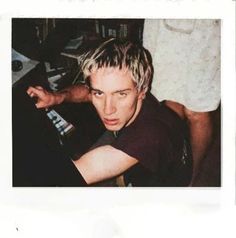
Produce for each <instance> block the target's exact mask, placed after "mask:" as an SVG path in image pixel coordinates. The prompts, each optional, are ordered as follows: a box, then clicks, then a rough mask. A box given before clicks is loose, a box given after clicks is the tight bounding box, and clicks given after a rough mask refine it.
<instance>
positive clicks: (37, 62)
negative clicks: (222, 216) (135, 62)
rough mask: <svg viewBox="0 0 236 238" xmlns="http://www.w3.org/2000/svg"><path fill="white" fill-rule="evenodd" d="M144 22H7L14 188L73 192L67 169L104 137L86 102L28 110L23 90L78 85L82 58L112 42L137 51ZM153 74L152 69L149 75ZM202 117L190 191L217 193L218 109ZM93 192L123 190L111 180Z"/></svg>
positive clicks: (31, 103)
mask: <svg viewBox="0 0 236 238" xmlns="http://www.w3.org/2000/svg"><path fill="white" fill-rule="evenodd" d="M145 21H146V20H145V19H129V18H124V19H121V18H114V19H105V18H104V19H92V18H89V19H85V18H83V19H82V18H81V19H80V18H78V19H74V18H66V19H63V18H13V19H12V138H13V148H12V150H13V186H14V187H35V186H40V187H47V186H63V187H71V186H80V181H79V179H78V178H77V170H76V169H75V167H74V166H73V163H69V162H68V161H69V160H73V159H74V158H75V157H76V158H78V157H80V156H82V155H83V154H85V153H86V152H87V151H88V150H89V148H90V147H91V146H92V145H93V144H94V143H95V142H96V141H97V139H98V138H99V137H101V136H102V135H103V133H104V132H105V130H106V128H105V127H104V125H103V122H102V120H101V118H99V115H98V114H97V112H96V109H95V108H94V106H93V105H92V104H91V103H90V102H87V101H86V102H81V103H80V102H79V103H75V102H73V103H72V102H63V103H60V104H58V105H53V106H50V107H46V108H36V106H35V104H36V103H37V100H38V99H37V98H36V97H29V95H28V94H27V93H26V92H27V90H28V88H29V87H36V88H37V87H38V88H39V87H40V88H43V89H45V90H47V92H50V93H57V92H61V91H63V90H64V89H66V88H67V87H70V86H72V85H77V84H84V83H85V80H84V77H83V73H82V71H81V68H80V61H81V60H82V56H83V55H84V53H85V52H86V51H88V49H94V48H96V47H98V46H99V45H100V44H101V42H104V41H106V40H107V39H114V38H115V39H118V40H122V41H125V40H128V41H130V42H132V43H133V44H138V45H141V46H143V45H144V31H145V29H144V28H145V24H146V22H145ZM164 23H165V24H166V26H167V28H168V26H170V25H167V24H168V22H167V21H166V22H164ZM194 24H195V23H194ZM169 28H170V29H173V26H171V27H169ZM150 34H151V33H149V35H150ZM176 34H177V33H176ZM184 34H186V35H190V34H192V33H189V32H187V33H186V32H185V33H184ZM146 35H147V34H146ZM151 54H152V52H151ZM161 56H162V55H161V54H160V57H161ZM153 64H155V60H153ZM155 70H156V69H155V65H154V72H155ZM158 70H159V69H158V67H157V70H156V71H157V75H158ZM157 79H158V76H157ZM210 116H211V122H212V123H211V125H212V132H211V133H210V135H211V141H210V142H209V146H208V148H207V150H206V152H205V153H204V159H202V161H201V166H200V168H199V173H198V176H197V178H196V180H195V181H194V186H195V187H220V186H221V110H220V103H219V105H218V106H217V108H216V110H214V111H211V112H210ZM203 130H206V131H207V130H208V129H203ZM199 143H201V141H200V142H199ZM52 157H53V158H54V159H51V158H52ZM49 158H50V159H49ZM68 158H69V159H68ZM111 159H112V158H111ZM55 161H56V163H57V165H56V166H55ZM94 186H106V187H108V186H128V185H127V184H126V183H124V181H123V180H122V178H121V177H120V176H117V177H116V178H115V180H114V179H108V180H106V181H103V182H101V183H100V182H98V183H96V184H94ZM144 186H145V185H144Z"/></svg>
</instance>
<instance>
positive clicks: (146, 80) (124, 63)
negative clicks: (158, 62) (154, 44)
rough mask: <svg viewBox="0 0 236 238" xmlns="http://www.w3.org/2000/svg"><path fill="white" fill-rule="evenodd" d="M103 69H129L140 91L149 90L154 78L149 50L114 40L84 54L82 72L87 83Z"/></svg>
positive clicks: (127, 42)
mask: <svg viewBox="0 0 236 238" xmlns="http://www.w3.org/2000/svg"><path fill="white" fill-rule="evenodd" d="M103 67H107V68H108V67H113V68H119V69H128V70H129V71H130V72H131V74H132V76H133V77H132V78H133V81H134V83H135V84H136V87H137V89H138V90H139V91H142V90H145V91H147V90H148V89H149V86H150V84H151V80H152V76H153V66H152V58H151V55H150V53H149V52H148V50H146V49H145V48H144V47H142V46H140V45H138V44H134V43H131V42H129V41H126V42H122V41H120V40H118V39H115V38H112V39H110V40H107V41H105V42H103V43H102V44H100V46H99V47H97V48H96V49H92V50H90V51H88V52H87V53H86V54H84V56H83V60H82V63H81V70H82V72H83V74H84V79H85V80H86V81H87V80H89V77H90V75H91V74H92V73H93V72H95V71H96V70H97V69H99V68H103Z"/></svg>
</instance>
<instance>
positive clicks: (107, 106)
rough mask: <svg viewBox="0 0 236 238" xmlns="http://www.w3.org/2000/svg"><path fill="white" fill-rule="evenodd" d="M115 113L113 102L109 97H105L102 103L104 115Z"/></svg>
mask: <svg viewBox="0 0 236 238" xmlns="http://www.w3.org/2000/svg"><path fill="white" fill-rule="evenodd" d="M115 112H116V106H115V102H114V101H113V99H112V98H111V97H107V98H106V99H105V103H104V114H105V115H111V114H113V113H115Z"/></svg>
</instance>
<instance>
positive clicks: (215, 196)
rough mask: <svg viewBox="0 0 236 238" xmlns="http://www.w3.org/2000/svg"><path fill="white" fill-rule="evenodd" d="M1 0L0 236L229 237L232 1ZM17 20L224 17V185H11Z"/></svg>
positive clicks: (232, 199) (232, 217)
mask: <svg viewBox="0 0 236 238" xmlns="http://www.w3.org/2000/svg"><path fill="white" fill-rule="evenodd" d="M4 4H5V5H4V7H3V8H2V7H1V10H0V29H1V41H0V42H1V46H0V58H1V61H0V62H1V87H0V95H1V100H0V103H1V107H0V108H1V111H2V112H1V117H0V118H1V132H2V133H1V156H0V176H1V179H0V186H1V187H0V189H1V197H0V222H1V227H3V228H1V231H0V236H1V237H49V236H50V235H53V236H55V237H66V236H71V237H103V238H106V237H157V235H160V236H162V237H172V236H181V237H188V236H191V237H199V236H202V232H203V231H202V229H204V237H205V236H209V237H222V236H223V235H225V232H226V231H225V230H228V231H227V234H228V235H227V236H229V237H231V236H230V234H232V235H233V234H234V235H235V230H234V229H233V228H234V223H235V216H236V215H235V214H236V213H235V134H236V133H235V132H236V131H235V121H236V120H235V108H236V107H235V1H233V0H222V1H221V0H145V1H141V0H133V1H128V0H97V1H95V0H80V1H79V0H51V1H44V0H40V1H30V0H22V1H8V2H6V3H4ZM12 17H42V18H45V17H50V18H52V17H63V18H66V17H68V18H81V17H84V18H90V17H91V18H102V17H104V18H113V17H117V18H159V19H160V18H167V19H168V18H182V19H183V18H191V19H194V18H201V19H210V18H212V19H221V22H222V33H221V40H222V47H221V50H222V53H221V54H222V60H221V82H222V86H221V89H222V90H221V91H222V158H221V161H222V187H221V188H152V189H150V188H135V189H133V188H86V189H85V188H13V187H12V184H11V182H12V167H11V166H12V164H11V160H12V148H11V146H12V142H11V140H12V134H11V64H10V62H11V18H12ZM229 216H230V218H229ZM231 229H232V230H231ZM1 233H2V234H4V235H1ZM234 235H233V236H232V237H234Z"/></svg>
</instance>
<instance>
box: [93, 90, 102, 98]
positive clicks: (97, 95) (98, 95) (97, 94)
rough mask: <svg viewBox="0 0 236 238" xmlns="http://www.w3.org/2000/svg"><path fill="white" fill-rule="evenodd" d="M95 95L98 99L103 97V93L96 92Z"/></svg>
mask: <svg viewBox="0 0 236 238" xmlns="http://www.w3.org/2000/svg"><path fill="white" fill-rule="evenodd" d="M93 95H94V96H96V97H101V96H102V95H103V92H99V91H96V92H93Z"/></svg>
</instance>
